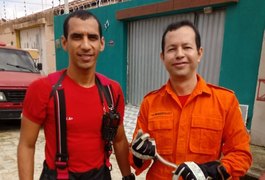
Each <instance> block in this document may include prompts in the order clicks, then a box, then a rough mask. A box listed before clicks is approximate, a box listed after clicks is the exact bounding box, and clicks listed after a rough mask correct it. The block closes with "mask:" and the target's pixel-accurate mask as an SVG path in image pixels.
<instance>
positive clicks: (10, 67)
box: [0, 43, 42, 120]
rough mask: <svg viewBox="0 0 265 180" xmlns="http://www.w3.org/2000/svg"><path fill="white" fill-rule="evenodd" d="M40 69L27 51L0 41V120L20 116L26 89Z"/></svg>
mask: <svg viewBox="0 0 265 180" xmlns="http://www.w3.org/2000/svg"><path fill="white" fill-rule="evenodd" d="M41 69H42V65H41V63H38V64H35V63H34V61H33V59H32V57H31V56H30V54H29V52H27V51H24V50H21V49H17V48H13V47H7V46H5V44H4V43H0V120H9V119H20V118H21V111H22V103H23V100H24V97H25V93H26V90H27V88H28V86H29V84H30V83H31V82H32V81H34V80H36V79H37V78H40V77H41V74H40V70H41Z"/></svg>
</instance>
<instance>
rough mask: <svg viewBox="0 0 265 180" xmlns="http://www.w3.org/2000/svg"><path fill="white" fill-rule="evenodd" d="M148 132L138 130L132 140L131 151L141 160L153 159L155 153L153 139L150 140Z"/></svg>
mask: <svg viewBox="0 0 265 180" xmlns="http://www.w3.org/2000/svg"><path fill="white" fill-rule="evenodd" d="M149 137H150V135H149V134H148V133H144V134H143V132H142V130H141V129H139V130H138V132H137V135H136V137H135V139H134V140H133V142H132V148H131V149H132V153H133V155H134V156H135V157H137V158H139V159H143V160H147V159H154V157H155V155H156V146H155V141H154V140H151V139H150V138H149Z"/></svg>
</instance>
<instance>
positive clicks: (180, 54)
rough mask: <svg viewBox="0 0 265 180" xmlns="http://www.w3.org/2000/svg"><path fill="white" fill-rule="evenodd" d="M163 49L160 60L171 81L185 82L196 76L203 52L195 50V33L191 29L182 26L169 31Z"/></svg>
mask: <svg viewBox="0 0 265 180" xmlns="http://www.w3.org/2000/svg"><path fill="white" fill-rule="evenodd" d="M164 49H165V50H164V53H161V54H160V58H161V60H162V61H163V63H164V65H165V67H166V69H167V71H168V73H169V75H170V78H171V79H175V80H185V79H189V78H191V77H194V76H196V69H197V67H198V63H199V62H200V60H201V57H202V51H203V50H202V48H200V49H199V50H197V47H196V42H195V32H194V31H193V29H192V28H190V27H189V26H183V27H180V28H179V29H177V30H174V31H169V32H168V33H167V34H166V36H165V48H164Z"/></svg>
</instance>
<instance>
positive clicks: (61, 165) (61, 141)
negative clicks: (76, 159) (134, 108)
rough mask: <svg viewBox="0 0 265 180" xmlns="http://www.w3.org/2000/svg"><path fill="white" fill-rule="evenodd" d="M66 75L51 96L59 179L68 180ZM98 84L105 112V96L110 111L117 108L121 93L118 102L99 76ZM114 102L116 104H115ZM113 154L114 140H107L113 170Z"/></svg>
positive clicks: (108, 165) (107, 155)
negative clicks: (64, 87) (53, 110)
mask: <svg viewBox="0 0 265 180" xmlns="http://www.w3.org/2000/svg"><path fill="white" fill-rule="evenodd" d="M65 75H66V70H65V71H64V72H63V73H62V75H61V76H60V77H59V80H58V81H57V82H56V84H54V85H53V88H52V91H51V93H50V98H51V97H54V109H55V120H56V141H57V153H56V160H55V166H56V172H57V179H59V180H67V179H69V172H68V163H67V162H68V152H67V134H66V106H65V94H64V90H63V88H62V81H63V79H64V77H65ZM96 86H97V87H98V91H99V96H100V101H101V103H102V107H103V112H104V114H105V113H106V112H107V111H106V108H105V105H104V100H103V96H104V97H105V99H106V102H107V105H108V111H113V110H116V108H117V105H118V102H119V98H120V95H118V98H117V101H116V103H114V100H113V99H114V98H113V94H112V88H111V86H110V85H104V86H103V85H102V83H101V81H100V80H99V78H98V77H97V76H96ZM114 104H116V105H115V106H114ZM111 154H112V141H110V140H105V158H104V161H105V164H106V166H107V167H108V168H109V169H110V170H111V169H112V165H111V163H110V160H109V157H110V155H111Z"/></svg>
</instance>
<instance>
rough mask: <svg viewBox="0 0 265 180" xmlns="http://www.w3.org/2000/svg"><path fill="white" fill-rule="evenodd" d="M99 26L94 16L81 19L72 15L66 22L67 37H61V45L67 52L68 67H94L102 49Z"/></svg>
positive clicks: (83, 68) (87, 68) (102, 39)
mask: <svg viewBox="0 0 265 180" xmlns="http://www.w3.org/2000/svg"><path fill="white" fill-rule="evenodd" d="M104 44H105V43H104V38H100V35H99V26H98V23H97V21H96V20H95V19H94V18H89V19H86V20H82V19H79V18H76V17H73V18H71V19H70V20H69V23H68V37H67V39H66V38H65V37H62V45H63V48H64V50H65V51H67V52H68V54H69V59H70V61H69V68H74V69H76V70H89V69H95V67H96V61H97V57H98V55H99V52H101V51H103V49H104Z"/></svg>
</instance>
